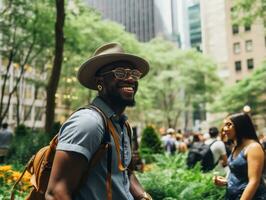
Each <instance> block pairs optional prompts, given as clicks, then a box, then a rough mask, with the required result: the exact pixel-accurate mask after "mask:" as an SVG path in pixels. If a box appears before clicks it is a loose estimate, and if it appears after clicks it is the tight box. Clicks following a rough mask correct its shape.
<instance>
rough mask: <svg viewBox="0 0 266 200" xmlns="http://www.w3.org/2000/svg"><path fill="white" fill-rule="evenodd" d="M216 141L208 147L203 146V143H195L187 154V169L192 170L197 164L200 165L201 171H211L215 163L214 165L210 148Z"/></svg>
mask: <svg viewBox="0 0 266 200" xmlns="http://www.w3.org/2000/svg"><path fill="white" fill-rule="evenodd" d="M216 141H217V140H214V141H213V142H212V143H211V144H209V145H207V144H204V143H203V142H195V143H194V144H193V145H192V146H191V148H190V150H189V152H188V156H187V166H188V168H193V167H194V166H195V165H196V164H197V163H198V162H199V163H200V165H201V170H202V171H203V172H208V171H210V170H212V169H213V168H214V167H215V166H216V165H217V163H214V158H213V154H212V151H211V148H210V147H211V145H212V144H214V143H215V142H216Z"/></svg>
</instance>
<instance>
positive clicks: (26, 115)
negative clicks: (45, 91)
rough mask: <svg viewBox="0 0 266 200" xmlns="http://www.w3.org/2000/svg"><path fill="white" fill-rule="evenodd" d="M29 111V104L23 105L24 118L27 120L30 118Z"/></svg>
mask: <svg viewBox="0 0 266 200" xmlns="http://www.w3.org/2000/svg"><path fill="white" fill-rule="evenodd" d="M31 113H32V108H31V106H26V105H25V106H24V120H25V121H29V120H31Z"/></svg>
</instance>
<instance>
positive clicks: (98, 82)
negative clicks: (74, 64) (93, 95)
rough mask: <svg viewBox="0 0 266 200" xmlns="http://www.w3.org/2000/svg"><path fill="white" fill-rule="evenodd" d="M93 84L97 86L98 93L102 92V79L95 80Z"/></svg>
mask: <svg viewBox="0 0 266 200" xmlns="http://www.w3.org/2000/svg"><path fill="white" fill-rule="evenodd" d="M95 82H96V85H97V90H98V92H102V90H103V77H97V78H95Z"/></svg>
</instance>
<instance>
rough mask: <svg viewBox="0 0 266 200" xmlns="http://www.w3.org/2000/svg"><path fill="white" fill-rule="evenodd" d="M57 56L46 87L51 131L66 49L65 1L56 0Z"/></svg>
mask: <svg viewBox="0 0 266 200" xmlns="http://www.w3.org/2000/svg"><path fill="white" fill-rule="evenodd" d="M55 5H56V22H55V57H54V61H53V68H52V71H51V75H50V79H49V82H48V85H47V88H46V110H45V131H46V132H47V133H50V132H51V131H52V128H53V124H54V115H55V94H56V91H57V88H58V83H59V79H60V73H61V68H62V62H63V51H64V23H65V1H64V0H56V1H55Z"/></svg>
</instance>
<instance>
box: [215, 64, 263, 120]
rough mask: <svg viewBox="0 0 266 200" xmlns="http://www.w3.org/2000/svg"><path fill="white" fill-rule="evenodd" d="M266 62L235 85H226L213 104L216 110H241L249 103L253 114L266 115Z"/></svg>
mask: <svg viewBox="0 0 266 200" xmlns="http://www.w3.org/2000/svg"><path fill="white" fill-rule="evenodd" d="M265 80H266V62H264V63H263V64H262V66H260V67H259V68H257V69H255V70H254V72H253V73H252V74H251V75H250V76H248V77H246V78H245V79H243V80H241V81H239V82H238V83H236V84H235V85H234V86H231V87H226V88H224V89H223V91H222V92H221V96H220V98H219V99H218V100H217V101H216V102H215V104H213V106H212V110H213V111H215V112H217V111H218V112H219V111H220V112H229V113H230V112H240V111H242V109H243V107H244V106H245V105H249V106H250V107H251V109H252V113H253V114H261V115H262V116H264V113H265V112H266V99H265V93H266V83H265Z"/></svg>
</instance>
